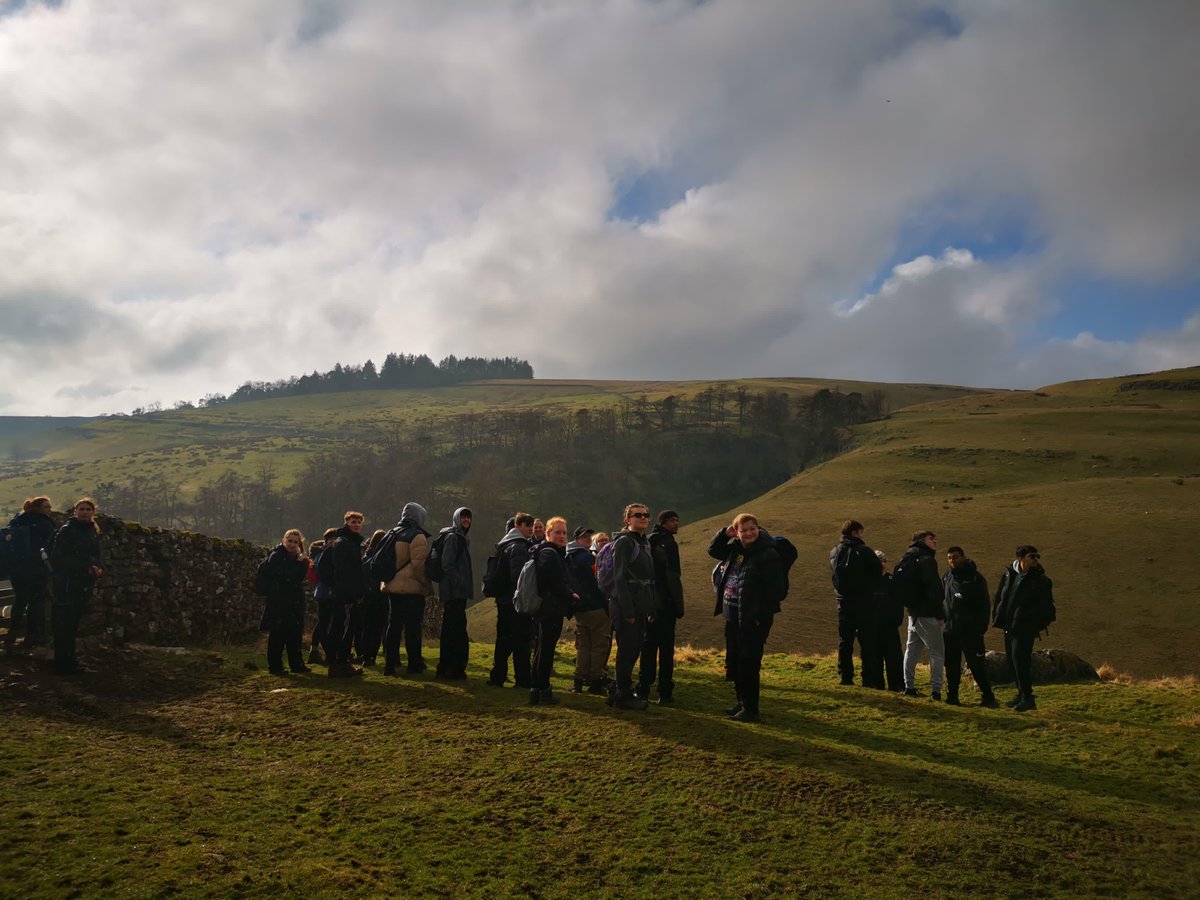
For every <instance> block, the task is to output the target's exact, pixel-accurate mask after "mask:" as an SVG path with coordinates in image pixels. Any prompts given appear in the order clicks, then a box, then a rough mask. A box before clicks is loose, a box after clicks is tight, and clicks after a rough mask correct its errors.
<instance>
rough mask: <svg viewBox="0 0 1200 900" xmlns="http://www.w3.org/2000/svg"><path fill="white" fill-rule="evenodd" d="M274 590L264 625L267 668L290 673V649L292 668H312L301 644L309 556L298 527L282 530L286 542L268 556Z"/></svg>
mask: <svg viewBox="0 0 1200 900" xmlns="http://www.w3.org/2000/svg"><path fill="white" fill-rule="evenodd" d="M267 570H268V571H269V572H270V573H271V575H270V578H271V590H270V592H269V593H268V594H267V601H266V609H265V610H264V611H263V617H262V627H264V628H265V629H266V630H267V632H268V637H267V670H268V671H269V672H270V673H271V674H272V675H285V674H287V673H286V672H285V671H284V668H283V652H284V650H285V649H286V650H287V658H288V668H289V669H291V670H292V671H293V672H297V673H300V672H311V671H312V670H311V669H310V668H309V667H308V666H306V665H305V664H304V652H303V650H302V649H301V647H300V641H301V638H302V637H303V635H304V613H305V609H304V606H305V597H304V580H305V578H307V577H308V557H307V556H305V555H304V535H303V534H301V533H300V530H299V529H297V528H289V529H288V530H287V531H285V532H284V534H283V542H282V543H281V544H279V546H277V547H276V548H275V549H274V550H272V551H271V554H270V556H268V557H267Z"/></svg>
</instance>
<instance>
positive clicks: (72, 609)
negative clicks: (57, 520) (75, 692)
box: [50, 497, 104, 675]
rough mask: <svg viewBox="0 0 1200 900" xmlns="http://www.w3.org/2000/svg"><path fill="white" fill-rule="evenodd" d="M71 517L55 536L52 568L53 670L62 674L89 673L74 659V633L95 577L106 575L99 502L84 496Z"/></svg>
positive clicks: (73, 508)
mask: <svg viewBox="0 0 1200 900" xmlns="http://www.w3.org/2000/svg"><path fill="white" fill-rule="evenodd" d="M71 513H72V515H71V518H69V519H67V524H65V525H63V527H62V528H60V529H58V531H57V532H56V533H55V535H54V542H53V549H52V550H51V552H50V568H51V570H52V571H53V572H54V603H53V607H52V612H53V622H54V671H55V672H57V673H58V674H59V675H77V674H81V673H85V672H87V669H85V668H84V667H83V666H81V665H79V662H78V661H77V660H76V659H75V636H76V634H77V633H78V631H79V623H80V621H81V620H82V619H83V616H84V613H86V612H87V608H88V603H89V602H90V600H91V598H92V591H93V590H94V589H95V587H96V580H97V579H98V578H99V577H100V576H101V575H103V574H104V557H103V555H102V554H101V549H100V526H99V525H98V524H96V521H95V519H96V501H95V500H93V499H92V498H91V497H82V498H80V499H79V500H78V501H76V503H75V506H74V507H72V509H71Z"/></svg>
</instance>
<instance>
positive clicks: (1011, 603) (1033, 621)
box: [992, 561, 1056, 637]
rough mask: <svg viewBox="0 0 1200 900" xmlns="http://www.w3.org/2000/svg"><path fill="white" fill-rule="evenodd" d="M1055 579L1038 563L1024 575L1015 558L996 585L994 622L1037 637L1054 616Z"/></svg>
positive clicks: (1020, 634)
mask: <svg viewBox="0 0 1200 900" xmlns="http://www.w3.org/2000/svg"><path fill="white" fill-rule="evenodd" d="M1055 615H1056V613H1055V609H1054V583H1053V582H1052V581H1051V580H1050V578H1049V577H1048V576H1047V575H1046V570H1045V569H1043V568H1042V567H1041V566H1035V567H1034V568H1032V569H1030V570H1029V571H1028V572H1026V573H1025V574H1024V575H1021V574H1020V573H1019V571H1018V570H1017V563H1016V562H1015V561H1014V562H1013V564H1012V565H1011V566H1009V567H1008V568H1007V569H1005V570H1004V574H1003V575H1001V576H1000V583H999V584H998V585H997V586H996V599H995V607H994V610H993V612H992V624H993V625H995V626H996V627H997V628H1003V629H1004V630H1005V631H1007V632H1009V633H1011V634H1015V635H1018V636H1021V637H1036V636H1037V635H1038V634H1040V633H1041V632H1042V631H1044V630H1045V629H1046V628H1047V626H1049V624H1050V623H1051V622H1053V621H1054V619H1055Z"/></svg>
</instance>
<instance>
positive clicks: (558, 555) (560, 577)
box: [533, 541, 576, 619]
mask: <svg viewBox="0 0 1200 900" xmlns="http://www.w3.org/2000/svg"><path fill="white" fill-rule="evenodd" d="M533 565H534V568H535V569H536V570H537V586H538V596H540V597H541V598H542V608H541V610H540V611H539V612H538V613H537V615H538V616H540V617H542V618H547V619H551V618H556V617H562V616H569V615H572V614H573V612H574V607H575V598H574V596H573V595H574V594H575V593H576V590H575V582H574V580H573V579H572V578H571V572H570V569H568V567H567V551H566V548H565V547H559V546H558V545H557V544H552V543H550V542H549V541H546V542H545V543H542V544H540V545H538V550H537V554H536V555H535V556H534V558H533Z"/></svg>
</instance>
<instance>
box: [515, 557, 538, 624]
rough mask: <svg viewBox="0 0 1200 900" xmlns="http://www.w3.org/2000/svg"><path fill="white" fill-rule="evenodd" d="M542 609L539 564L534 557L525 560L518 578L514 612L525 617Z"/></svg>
mask: <svg viewBox="0 0 1200 900" xmlns="http://www.w3.org/2000/svg"><path fill="white" fill-rule="evenodd" d="M541 608H542V595H541V594H539V593H538V583H537V563H536V560H535V558H534V557H532V556H531V557H530V558H529V559H527V560H525V565H523V566H521V574H520V575H518V576H517V587H516V590H514V591H513V610H514V611H516V612H518V613H520V614H521V615H523V616H532V615H535V614H536V613H537V612H538V611H539V610H540V609H541Z"/></svg>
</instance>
